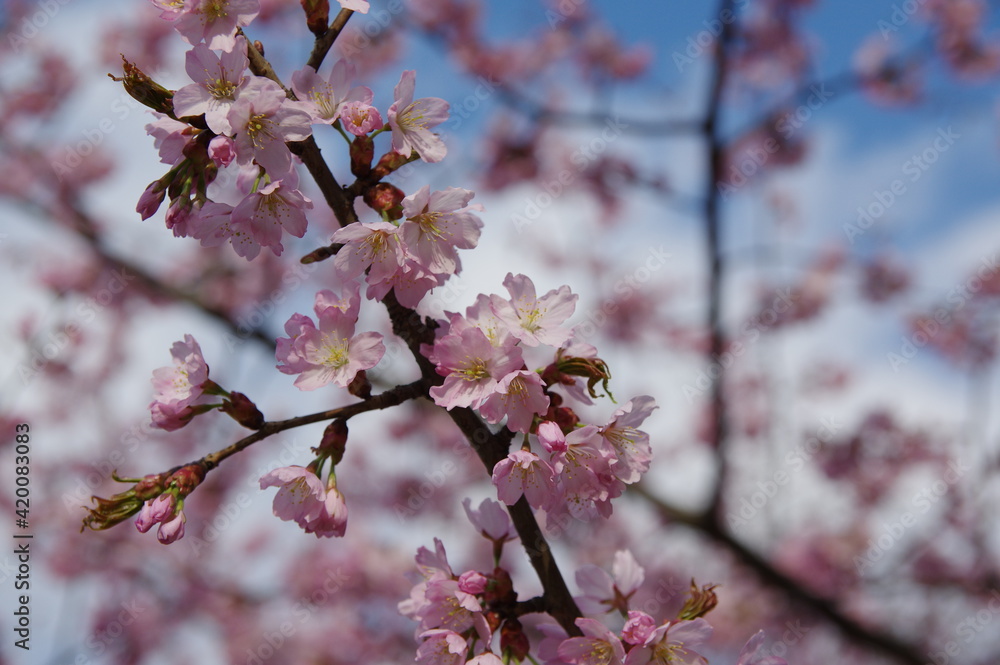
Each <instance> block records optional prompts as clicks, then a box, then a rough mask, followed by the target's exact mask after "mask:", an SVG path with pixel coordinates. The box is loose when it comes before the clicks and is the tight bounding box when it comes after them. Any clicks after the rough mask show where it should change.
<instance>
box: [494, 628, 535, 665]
mask: <svg viewBox="0 0 1000 665" xmlns="http://www.w3.org/2000/svg"><path fill="white" fill-rule="evenodd" d="M500 649H501V650H502V651H504V652H507V651H509V652H510V654H511V655H512V656H513V657H514V659H515V660H517V661H518V662H520V661H522V660H524V659H525V658H527V656H528V652H529V651H531V644H530V643H529V642H528V636H527V635H525V634H524V629H523V628H521V622H520V621H518V620H517V619H507V620H506V621H504V623H503V627H502V628H501V629H500Z"/></svg>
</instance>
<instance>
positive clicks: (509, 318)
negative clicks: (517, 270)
mask: <svg viewBox="0 0 1000 665" xmlns="http://www.w3.org/2000/svg"><path fill="white" fill-rule="evenodd" d="M503 285H504V286H505V287H506V288H507V291H508V293H510V300H504V299H503V298H500V297H498V296H494V297H493V298H492V299H491V303H492V306H493V311H494V313H495V314H496V315H497V317H498V318H500V320H502V321H503V322H504V323H506V324H507V325H508V326H509V328H510V332H511V334H512V335H514V337H517V338H518V339H519V340H521V342H523V343H524V344H526V345H528V346H538V345H539V344H549V345H551V346H561V345H562V344H563V343H564V342H565V341H567V340H568V339H569V338H570V335H571V331H570V330H569V329H568V328H563V327H562V326H561V324H562V323H563V322H564V321H566V319H568V318H569V317H570V316H571V315H572V314H573V310H574V309H576V300H577V296H576V294H574V293H571V292H570V289H569V287H568V286H561V287H559V289H556V290H552V291H549V292H548V293H546V294H545V295H544V296H542V297H540V298H539V297H538V296H537V295H536V294H535V285H534V283H533V282H532V281H531V279H529V278H528V277H527V276H525V275H513V274H511V273H507V277H506V278H505V279H504V281H503Z"/></svg>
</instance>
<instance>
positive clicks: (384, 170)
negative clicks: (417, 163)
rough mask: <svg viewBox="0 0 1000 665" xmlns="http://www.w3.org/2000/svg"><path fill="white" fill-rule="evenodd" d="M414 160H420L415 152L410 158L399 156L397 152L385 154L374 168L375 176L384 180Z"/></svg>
mask: <svg viewBox="0 0 1000 665" xmlns="http://www.w3.org/2000/svg"><path fill="white" fill-rule="evenodd" d="M416 159H420V156H419V155H418V154H417V153H416V152H415V151H414V152H413V154H411V155H410V156H406V155H401V154H399V153H398V152H387V153H385V154H384V155H382V157H381V159H379V160H378V164H377V165H376V166H375V176H376V177H378V178H384V177H386V176H387V175H389V174H390V173H392V172H393V171H395V170H396V169H398V168H399V167H401V166H404V165H405V164H409V163H410V162H412V161H414V160H416Z"/></svg>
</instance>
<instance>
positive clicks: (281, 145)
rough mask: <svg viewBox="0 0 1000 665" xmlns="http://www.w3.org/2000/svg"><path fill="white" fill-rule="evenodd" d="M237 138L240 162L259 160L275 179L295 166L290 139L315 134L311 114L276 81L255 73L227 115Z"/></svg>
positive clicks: (237, 155)
mask: <svg viewBox="0 0 1000 665" xmlns="http://www.w3.org/2000/svg"><path fill="white" fill-rule="evenodd" d="M226 117H227V119H228V120H229V124H230V125H231V126H232V129H233V132H234V133H235V135H234V137H233V138H234V139H235V140H236V160H237V161H238V162H239V164H240V165H247V164H250V162H251V161H256V162H257V163H258V164H260V165H261V166H262V167H264V169H265V170H266V171H267V172H268V175H270V176H271V177H272V178H274V179H280V178H282V177H284V176H285V174H286V173H288V171H289V170H290V169H291V168H292V152H291V150H289V149H288V146H287V145H285V144H286V143H287V142H288V141H304V140H305V139H307V138H308V137H309V136H310V134H312V127H311V120H310V118H309V114H307V113H306V112H305V111H302V110H301V109H299V108H297V107H296V106H295V103H294V102H292V101H290V100H289V99H288V97H286V96H285V91H284V90H282V89H281V86H280V85H278V84H277V83H275V82H274V81H272V80H270V79H267V78H264V77H262V76H253V77H251V78H250V81H249V82H248V83H247V84H246V87H245V88H243V90H242V92H240V95H239V97H237V99H236V101H235V102H234V103H233V105H232V108H230V109H229V115H227V116H226Z"/></svg>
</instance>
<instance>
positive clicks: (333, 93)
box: [292, 60, 373, 125]
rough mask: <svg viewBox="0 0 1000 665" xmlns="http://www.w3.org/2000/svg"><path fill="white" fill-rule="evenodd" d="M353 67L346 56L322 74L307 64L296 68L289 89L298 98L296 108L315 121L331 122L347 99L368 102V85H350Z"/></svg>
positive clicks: (328, 123) (330, 123) (369, 92)
mask: <svg viewBox="0 0 1000 665" xmlns="http://www.w3.org/2000/svg"><path fill="white" fill-rule="evenodd" d="M355 71H356V70H355V67H354V66H353V65H351V64H350V63H348V62H347V61H346V60H338V61H337V62H336V63H335V64H334V65H333V69H332V70H331V71H330V74H329V76H327V77H325V78H324V77H322V76H320V75H319V73H318V72H317V71H316V70H315V69H313V68H312V67H310V66H309V65H306V66H305V67H303V68H302V69H300V70H298V71H297V72H295V73H294V74H292V91H293V92H295V96H296V97H297V98H298V100H299V101H298V102H297V106H298V108H300V109H302V110H303V111H305V112H306V113H308V114H309V117H310V118H311V119H312V121H313V122H314V123H318V124H327V125H332V124H333V123H334V122H336V121H337V120H338V119H339V118H340V111H341V109H342V108H343V106H344V104H346V103H347V102H363V103H365V104H371V103H372V97H373V94H372V91H371V89H370V88H367V87H365V86H356V87H353V88H352V87H351V79H353V78H354V76H355Z"/></svg>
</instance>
